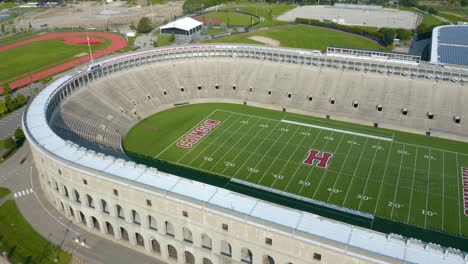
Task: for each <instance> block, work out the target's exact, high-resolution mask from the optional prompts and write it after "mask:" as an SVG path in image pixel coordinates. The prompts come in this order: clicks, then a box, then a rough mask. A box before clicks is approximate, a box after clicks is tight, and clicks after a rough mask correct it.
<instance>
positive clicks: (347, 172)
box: [124, 104, 468, 236]
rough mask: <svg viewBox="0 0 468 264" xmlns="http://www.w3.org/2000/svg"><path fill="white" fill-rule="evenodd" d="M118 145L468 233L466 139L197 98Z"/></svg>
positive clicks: (391, 216) (328, 200) (393, 217)
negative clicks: (467, 212)
mask: <svg viewBox="0 0 468 264" xmlns="http://www.w3.org/2000/svg"><path fill="white" fill-rule="evenodd" d="M124 148H125V150H126V151H127V153H130V152H134V153H141V154H144V155H147V156H151V157H154V158H155V159H160V160H164V161H167V162H170V163H173V164H178V165H181V166H185V167H190V168H194V169H197V170H201V171H206V172H210V173H213V174H217V175H222V176H225V177H229V178H236V179H238V180H241V181H245V182H249V183H253V184H256V185H260V186H263V187H267V188H270V189H272V190H273V191H275V190H277V191H281V192H287V193H289V194H292V195H297V196H302V197H305V198H310V199H314V200H318V201H323V202H326V203H329V204H333V205H337V206H340V207H345V208H350V209H353V210H357V211H361V212H365V213H369V214H372V215H376V216H380V217H383V218H387V219H391V220H395V221H399V222H402V223H405V224H411V225H417V226H419V227H422V228H426V229H435V230H442V231H445V232H449V233H452V234H455V235H459V236H468V216H466V215H465V214H464V202H463V188H462V186H463V182H462V168H463V167H468V144H466V143H461V142H456V141H450V140H445V139H439V138H434V137H427V136H420V135H415V134H409V133H404V132H398V131H392V130H386V129H382V128H373V127H367V126H361V125H356V124H351V123H344V122H338V121H333V120H326V119H321V118H316V117H309V116H303V115H296V114H292V113H288V112H280V111H273V110H267V109H261V108H255V107H250V106H244V105H233V104H196V105H187V106H181V107H176V108H172V109H169V110H166V111H163V112H160V113H157V114H155V115H153V116H151V117H149V118H147V119H145V120H143V121H142V122H140V123H139V124H137V125H136V126H134V127H133V128H132V129H131V130H130V131H129V132H128V134H127V135H126V137H125V140H124ZM314 154H315V156H314ZM327 155H328V159H326V158H325V157H326V156H327ZM314 158H315V159H314Z"/></svg>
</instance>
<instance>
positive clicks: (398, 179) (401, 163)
mask: <svg viewBox="0 0 468 264" xmlns="http://www.w3.org/2000/svg"><path fill="white" fill-rule="evenodd" d="M405 147H406V145H403V152H405ZM404 156H405V154H403V153H402V154H401V159H400V167H399V168H398V177H397V182H396V184H395V195H393V204H395V202H396V198H397V194H398V183H399V182H400V176H401V167H402V165H403V157H404ZM394 210H395V206H392V211H391V212H390V219H392V218H393V211H394Z"/></svg>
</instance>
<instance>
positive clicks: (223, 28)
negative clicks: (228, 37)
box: [219, 22, 227, 30]
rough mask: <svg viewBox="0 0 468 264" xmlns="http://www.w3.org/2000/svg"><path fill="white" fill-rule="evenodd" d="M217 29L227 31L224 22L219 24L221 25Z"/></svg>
mask: <svg viewBox="0 0 468 264" xmlns="http://www.w3.org/2000/svg"><path fill="white" fill-rule="evenodd" d="M219 28H220V29H222V30H226V29H227V26H226V24H224V22H223V23H221V25H220V26H219Z"/></svg>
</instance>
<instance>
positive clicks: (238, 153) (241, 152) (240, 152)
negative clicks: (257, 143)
mask: <svg viewBox="0 0 468 264" xmlns="http://www.w3.org/2000/svg"><path fill="white" fill-rule="evenodd" d="M268 122H270V121H268ZM257 123H258V121H257V122H256V123H255V124H257ZM268 124H270V123H268ZM262 131H263V129H257V134H255V136H254V137H252V136H251V139H250V140H249V142H248V143H247V144H246V145H245V146H244V147H243V148H242V149H241V150H240V151H238V152H237V155H236V156H235V157H234V159H232V162H234V163H235V161H236V160H237V158H238V157H239V155H241V154H244V153H245V152H244V151H245V148H247V147H248V146H249V145H250V143H252V141H254V140H255V139H257V137H258V134H260V132H262ZM245 135H248V134H247V133H245ZM244 164H245V163H244ZM242 167H243V165H242ZM242 167H239V169H241V168H242ZM226 169H227V166H226V168H224V170H223V171H222V172H221V173H224V171H225V170H226ZM239 169H238V170H239ZM236 172H237V171H236Z"/></svg>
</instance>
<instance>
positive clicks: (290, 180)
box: [284, 130, 322, 190]
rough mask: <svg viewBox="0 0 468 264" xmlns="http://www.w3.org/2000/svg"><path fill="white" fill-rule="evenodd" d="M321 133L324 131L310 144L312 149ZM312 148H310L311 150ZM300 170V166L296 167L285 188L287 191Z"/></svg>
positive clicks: (319, 131) (320, 131)
mask: <svg viewBox="0 0 468 264" xmlns="http://www.w3.org/2000/svg"><path fill="white" fill-rule="evenodd" d="M309 131H310V130H309ZM320 133H322V130H318V133H317V135H316V136H315V138H314V141H313V142H312V144H310V147H312V146H313V145H314V144H315V142H316V141H317V139H318V137H319V136H320ZM304 138H305V136H304ZM310 147H309V148H310ZM307 155H308V153H306V157H305V158H307ZM305 158H304V159H303V160H305ZM299 168H300V166H296V170H295V171H294V173H293V175H292V176H291V178H290V179H289V180H288V183H287V184H286V187H285V188H284V189H285V190H287V189H288V187H289V184H291V182H292V180H293V179H294V178H295V175H296V173H297V171H298V170H299Z"/></svg>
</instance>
